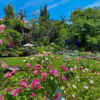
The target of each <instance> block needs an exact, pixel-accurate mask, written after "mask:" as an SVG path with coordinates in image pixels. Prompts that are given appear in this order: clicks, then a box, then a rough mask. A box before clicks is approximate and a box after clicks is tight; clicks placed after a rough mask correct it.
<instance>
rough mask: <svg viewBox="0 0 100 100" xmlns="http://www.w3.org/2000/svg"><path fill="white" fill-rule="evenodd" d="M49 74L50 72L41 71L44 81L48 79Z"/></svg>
mask: <svg viewBox="0 0 100 100" xmlns="http://www.w3.org/2000/svg"><path fill="white" fill-rule="evenodd" d="M47 75H48V74H47V73H46V72H42V73H41V79H42V81H45V80H46V77H47Z"/></svg>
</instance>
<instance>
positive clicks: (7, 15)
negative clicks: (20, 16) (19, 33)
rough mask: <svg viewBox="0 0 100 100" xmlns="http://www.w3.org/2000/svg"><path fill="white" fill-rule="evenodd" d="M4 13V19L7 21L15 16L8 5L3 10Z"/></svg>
mask: <svg viewBox="0 0 100 100" xmlns="http://www.w3.org/2000/svg"><path fill="white" fill-rule="evenodd" d="M4 12H5V18H6V19H9V18H14V17H15V16H16V14H15V13H14V11H13V7H12V6H11V5H10V4H8V5H7V6H6V7H5V8H4Z"/></svg>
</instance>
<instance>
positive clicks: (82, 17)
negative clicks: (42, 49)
mask: <svg viewBox="0 0 100 100" xmlns="http://www.w3.org/2000/svg"><path fill="white" fill-rule="evenodd" d="M4 12H5V16H4V17H3V19H2V20H0V24H4V25H5V26H6V28H5V31H4V34H0V38H2V39H4V41H6V42H5V46H6V47H7V43H8V42H12V41H13V42H14V45H15V48H16V47H18V46H21V45H22V44H25V43H37V44H38V45H44V46H45V45H50V44H52V43H54V44H56V45H59V46H60V47H61V48H62V47H66V46H67V47H69V48H70V49H73V48H75V49H80V48H81V49H84V50H100V9H98V8H87V9H84V10H82V9H76V10H75V11H73V12H72V13H71V15H70V18H69V21H68V20H66V19H64V18H62V19H61V20H52V19H50V15H49V13H48V10H47V6H46V5H45V6H44V8H42V9H40V15H39V17H38V18H37V19H35V18H34V17H33V18H31V19H30V20H29V21H26V20H25V17H27V13H26V12H25V11H23V10H19V12H18V13H15V12H14V9H13V7H12V6H11V5H10V4H8V5H7V6H6V7H5V8H4ZM66 13H67V11H66ZM69 23H70V24H69ZM5 36H6V38H5Z"/></svg>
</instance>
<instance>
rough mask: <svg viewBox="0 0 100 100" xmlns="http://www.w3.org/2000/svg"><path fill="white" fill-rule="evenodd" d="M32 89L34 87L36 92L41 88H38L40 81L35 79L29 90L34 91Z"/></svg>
mask: <svg viewBox="0 0 100 100" xmlns="http://www.w3.org/2000/svg"><path fill="white" fill-rule="evenodd" d="M34 87H36V88H37V89H38V90H40V88H41V86H40V80H38V79H37V78H35V79H34V80H33V81H32V82H31V84H30V88H31V90H33V89H34Z"/></svg>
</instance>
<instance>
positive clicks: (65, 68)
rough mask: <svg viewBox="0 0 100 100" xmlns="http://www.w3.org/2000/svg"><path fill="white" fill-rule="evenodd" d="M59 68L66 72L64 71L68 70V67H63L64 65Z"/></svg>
mask: <svg viewBox="0 0 100 100" xmlns="http://www.w3.org/2000/svg"><path fill="white" fill-rule="evenodd" d="M61 69H62V70H63V71H64V72H66V71H68V70H69V69H68V68H67V67H65V66H61Z"/></svg>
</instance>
